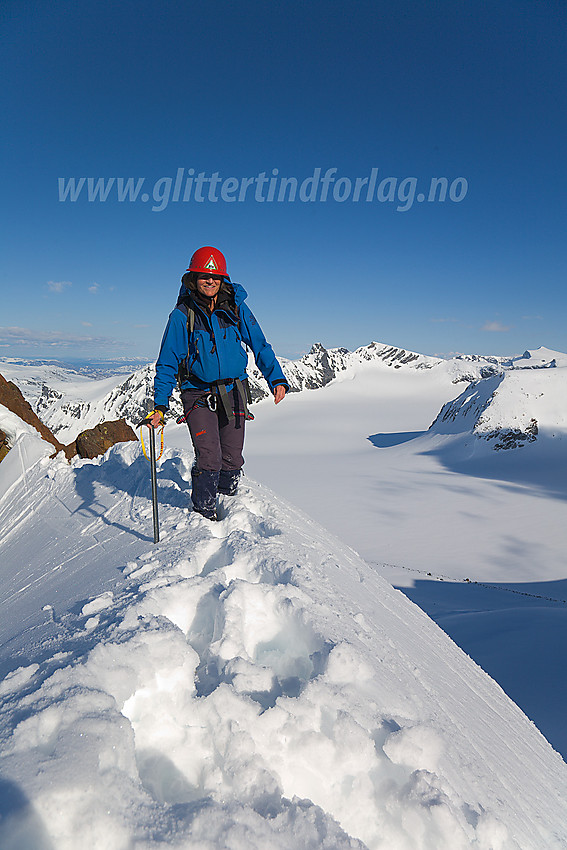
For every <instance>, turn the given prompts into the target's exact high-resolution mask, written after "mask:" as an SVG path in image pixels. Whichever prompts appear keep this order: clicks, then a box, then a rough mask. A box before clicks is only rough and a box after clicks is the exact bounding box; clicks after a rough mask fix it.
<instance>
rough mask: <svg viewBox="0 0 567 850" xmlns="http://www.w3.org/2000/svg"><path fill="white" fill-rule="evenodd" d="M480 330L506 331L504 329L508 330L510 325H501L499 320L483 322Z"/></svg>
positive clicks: (491, 331)
mask: <svg viewBox="0 0 567 850" xmlns="http://www.w3.org/2000/svg"><path fill="white" fill-rule="evenodd" d="M482 330H483V331H489V332H490V333H506V331H509V330H510V326H509V325H503V324H502V323H501V322H485V323H484V325H483V326H482Z"/></svg>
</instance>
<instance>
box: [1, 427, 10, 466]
mask: <svg viewBox="0 0 567 850" xmlns="http://www.w3.org/2000/svg"><path fill="white" fill-rule="evenodd" d="M9 451H10V445H9V443H8V435H7V434H5V433H4V431H1V430H0V461H1V460H4V458H5V457H6V455H7V454H8V452H9Z"/></svg>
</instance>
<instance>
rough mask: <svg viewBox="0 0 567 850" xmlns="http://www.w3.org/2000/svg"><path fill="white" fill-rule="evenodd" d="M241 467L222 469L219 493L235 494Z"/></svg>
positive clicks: (225, 494)
mask: <svg viewBox="0 0 567 850" xmlns="http://www.w3.org/2000/svg"><path fill="white" fill-rule="evenodd" d="M239 478H240V470H239V469H221V471H220V475H219V493H222V494H223V495H224V496H234V495H235V493H236V491H237V489H238V479H239Z"/></svg>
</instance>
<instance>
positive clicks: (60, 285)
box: [47, 280, 73, 293]
mask: <svg viewBox="0 0 567 850" xmlns="http://www.w3.org/2000/svg"><path fill="white" fill-rule="evenodd" d="M68 286H73V284H72V283H71V281H70V280H48V281H47V288H48V289H49V291H50V292H57V293H61V292H64V291H65V289H66V287H68Z"/></svg>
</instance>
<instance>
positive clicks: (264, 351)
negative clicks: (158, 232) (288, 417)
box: [154, 283, 288, 408]
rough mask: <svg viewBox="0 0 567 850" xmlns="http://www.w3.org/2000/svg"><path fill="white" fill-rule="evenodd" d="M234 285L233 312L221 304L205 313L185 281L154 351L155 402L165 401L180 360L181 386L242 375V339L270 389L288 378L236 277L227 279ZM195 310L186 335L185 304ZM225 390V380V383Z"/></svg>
mask: <svg viewBox="0 0 567 850" xmlns="http://www.w3.org/2000/svg"><path fill="white" fill-rule="evenodd" d="M230 285H231V286H232V288H233V290H234V301H235V304H236V306H237V308H238V317H237V316H236V315H235V314H234V313H233V311H232V310H230V309H228V308H226V307H225V306H224V305H221V306H220V307H218V306H217V308H216V309H215V310H214V311H213V313H212V314H211V315H209V314H208V312H207V311H206V310H204V309H203V308H202V307H201V306H200V305H199V304H198V303H197V301H195V300H194V299H193V297H192V295H191V293H188V292H187V290H186V289H185V287H184V286H182V287H181V292H180V296H179V300H178V303H177V307H176V308H175V309H174V310H173V311H172V312H171V314H170V316H169V320H168V323H167V326H166V328H165V333H164V335H163V340H162V343H161V349H160V353H159V357H158V359H157V363H156V377H155V381H154V404H155V406H156V407H164V408H167V407H168V403H169V398H170V396H171V393H172V390H173V388H174V386H175V384H176V383H177V379H178V374H179V369H180V367H183V366H185V367H186V371H184V372H183V375H184V378H183V380H182V383H181V389H202V390H203V391H205V390H207V389H208V388H210V386H211V384H213V383H214V382H215V381H227V380H231V379H235V380H236V379H237V378H240V380H244V378H245V377H246V366H247V364H248V355H247V353H246V351H245V349H244V347H243V345H242V343H245V344H246V345H248V346H249V347H250V348H251V349H252V352H253V354H254V359H255V360H256V365H257V366H258V368H259V369H260V371H261V373H262V375H263V376H264V378H265V379H266V381H267V382H268V384H269V386H270V389H271V390H273V389H274V387H275V386H276V385H277V384H285V386H286V387H287V386H288V384H287V380H286V378H285V376H284V373H283V372H282V369H281V366H280V364H279V363H278V361H277V359H276V356H275V354H274V351H273V349H272V346H271V345H269V343H268V342H267V341H266V337H265V336H264V334H263V332H262V329H261V327H260V325H259V324H258V322H257V320H256V317H255V316H254V314H253V313H252V311H251V310H250V308H249V307H248V305H247V304H246V303H245V298H246V290H245V289H244V287H242V286H240V284H238V283H231V284H230ZM188 306H190V307H191V308H192V309H193V311H194V313H195V327H194V330H193V333H192V335H191V341H189V339H188V330H187V308H188ZM227 390H229V391H230V385H228V386H227Z"/></svg>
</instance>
